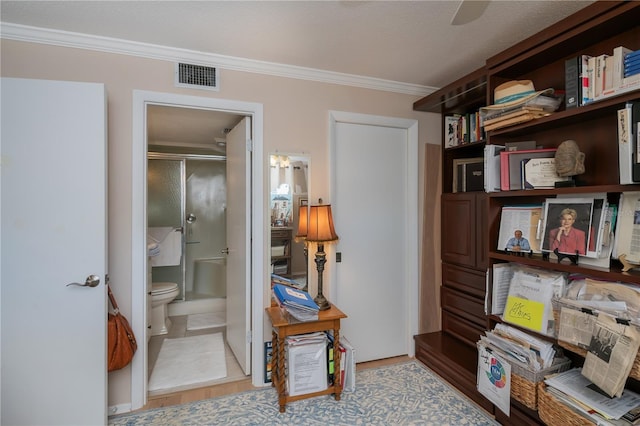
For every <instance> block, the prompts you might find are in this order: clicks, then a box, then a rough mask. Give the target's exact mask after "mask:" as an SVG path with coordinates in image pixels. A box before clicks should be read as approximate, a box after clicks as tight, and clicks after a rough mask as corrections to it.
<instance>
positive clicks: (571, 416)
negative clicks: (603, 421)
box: [538, 381, 593, 426]
mask: <svg viewBox="0 0 640 426" xmlns="http://www.w3.org/2000/svg"><path fill="white" fill-rule="evenodd" d="M546 387H547V386H546V385H545V383H544V381H542V382H540V383H538V416H539V417H540V419H541V420H542V421H543V422H544V423H545V424H546V425H547V426H593V422H591V421H589V420H588V419H586V418H585V417H582V416H581V415H579V414H577V413H574V412H573V411H572V410H571V409H570V408H568V407H567V406H566V405H564V404H563V403H562V402H560V401H558V400H557V399H556V398H554V397H553V395H551V394H550V393H549V392H547V391H546Z"/></svg>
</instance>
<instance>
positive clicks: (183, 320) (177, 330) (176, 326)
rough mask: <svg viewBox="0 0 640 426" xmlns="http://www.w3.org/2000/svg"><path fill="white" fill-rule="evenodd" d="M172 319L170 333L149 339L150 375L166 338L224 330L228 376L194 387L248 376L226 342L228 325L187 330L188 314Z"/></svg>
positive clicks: (168, 391)
mask: <svg viewBox="0 0 640 426" xmlns="http://www.w3.org/2000/svg"><path fill="white" fill-rule="evenodd" d="M170 319H171V323H172V324H171V328H170V329H169V333H168V334H164V335H162V336H152V337H151V339H149V346H148V349H147V350H148V354H149V362H148V366H149V377H151V372H152V371H153V367H154V365H155V363H156V360H157V359H158V354H159V353H160V347H161V346H162V342H163V340H164V339H166V338H170V339H171V338H173V339H175V338H179V337H187V336H198V335H202V334H213V333H219V332H222V333H223V336H224V337H225V361H226V364H227V377H224V378H222V379H219V380H215V381H209V382H206V383H203V384H196V385H194V386H193V388H198V387H201V386H213V385H218V384H222V383H229V382H234V381H237V380H244V379H246V378H247V377H248V376H245V374H244V372H243V371H242V369H241V368H240V365H239V364H238V361H236V358H235V356H234V355H233V352H232V351H231V349H230V348H229V345H227V344H226V327H217V328H206V329H202V330H187V315H179V316H173V317H170ZM182 390H184V388H182ZM171 392H172V390H170V389H169V390H162V391H156V392H150V393H149V396H154V395H162V394H166V393H171Z"/></svg>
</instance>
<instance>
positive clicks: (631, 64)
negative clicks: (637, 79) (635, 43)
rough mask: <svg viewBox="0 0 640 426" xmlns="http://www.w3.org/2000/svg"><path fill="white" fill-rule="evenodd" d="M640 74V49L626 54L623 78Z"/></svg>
mask: <svg viewBox="0 0 640 426" xmlns="http://www.w3.org/2000/svg"><path fill="white" fill-rule="evenodd" d="M638 74H640V50H635V51H633V52H629V53H627V54H626V55H624V69H623V75H622V76H623V78H628V77H631V76H634V75H638Z"/></svg>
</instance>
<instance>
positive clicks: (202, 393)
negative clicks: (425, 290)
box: [141, 356, 413, 410]
mask: <svg viewBox="0 0 640 426" xmlns="http://www.w3.org/2000/svg"><path fill="white" fill-rule="evenodd" d="M411 359H413V358H410V357H408V356H399V357H393V358H387V359H381V360H376V361H370V362H363V363H359V364H357V365H356V369H357V370H358V371H359V370H363V369H367V368H375V367H382V366H386V365H393V364H398V363H401V362H406V361H409V360H411ZM252 389H259V388H257V387H255V386H253V385H252V384H251V378H245V379H242V380H238V381H234V382H230V383H223V384H220V385H215V386H207V387H203V388H198V389H191V390H186V391H181V392H175V393H170V394H165V395H158V396H151V397H149V401H148V402H147V405H145V406H144V407H143V408H142V409H141V410H148V409H151V408H158V407H168V406H171V405H179V404H186V403H188V402H194V401H200V400H203V399H208V398H214V397H217V396H223V395H230V394H233V393H238V392H244V391H247V390H252Z"/></svg>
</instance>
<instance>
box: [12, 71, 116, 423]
mask: <svg viewBox="0 0 640 426" xmlns="http://www.w3.org/2000/svg"><path fill="white" fill-rule="evenodd" d="M1 111H2V118H1V120H2V145H1V151H0V153H1V160H2V161H1V163H0V164H1V165H2V166H1V167H2V169H1V171H2V174H1V184H2V189H1V205H2V221H1V234H2V249H1V263H0V265H1V271H2V273H1V277H0V283H1V284H0V285H1V289H2V301H1V306H2V312H1V320H2V344H1V348H2V379H1V381H2V411H1V414H2V419H1V420H2V424H11V425H19V424H31V425H34V424H41V425H44V424H46V425H54V424H60V425H72V424H74V425H80V424H82V425H103V424H106V421H107V415H106V412H107V396H106V390H107V363H106V339H107V335H106V318H107V305H106V288H105V275H106V265H107V262H106V257H107V251H106V247H107V239H106V236H107V233H106V231H107V230H106V224H107V218H106V212H107V210H106V158H107V157H106V94H105V89H104V85H102V84H94V83H74V82H61V81H41V80H23V79H8V78H3V79H2V110H1ZM90 275H96V276H97V277H98V278H99V280H100V283H99V285H97V286H96V287H89V286H84V287H81V286H75V285H71V286H68V285H67V284H69V283H72V282H77V283H80V284H84V283H85V281H86V279H87V277H88V276H90Z"/></svg>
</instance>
